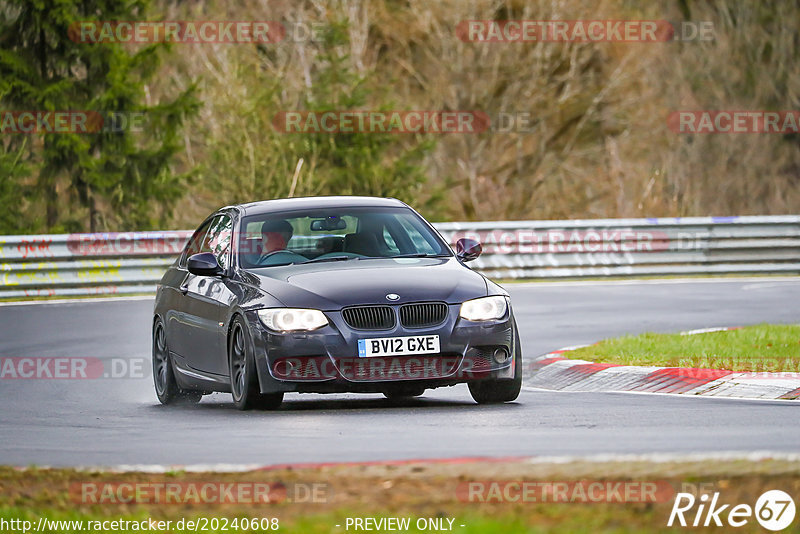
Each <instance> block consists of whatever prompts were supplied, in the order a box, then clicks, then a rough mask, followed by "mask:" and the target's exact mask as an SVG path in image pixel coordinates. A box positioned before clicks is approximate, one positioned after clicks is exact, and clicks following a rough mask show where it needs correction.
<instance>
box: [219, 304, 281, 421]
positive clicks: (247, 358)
mask: <svg viewBox="0 0 800 534" xmlns="http://www.w3.org/2000/svg"><path fill="white" fill-rule="evenodd" d="M228 361H229V364H230V372H231V394H232V395H233V404H235V405H236V407H237V408H238V409H240V410H250V409H253V408H260V409H264V410H274V409H275V408H277V407H278V406H280V405H281V403H282V402H283V393H268V394H265V395H262V394H261V392H260V390H259V387H258V375H257V374H256V364H255V358H254V357H253V354H252V351H251V350H250V344H249V343H248V342H247V331H246V329H245V325H244V321H243V320H242V318H241V317H236V318H235V319H234V320H233V326H232V327H231V335H230V337H229V339H228Z"/></svg>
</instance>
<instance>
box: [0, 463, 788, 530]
mask: <svg viewBox="0 0 800 534" xmlns="http://www.w3.org/2000/svg"><path fill="white" fill-rule="evenodd" d="M165 480H169V481H170V482H174V481H180V482H190V481H193V482H203V481H222V482H234V481H237V482H241V481H259V482H270V483H274V482H279V481H280V482H284V483H287V484H289V483H293V482H304V483H311V482H322V483H326V484H329V485H330V488H331V492H330V493H329V494H328V495H329V499H326V500H324V501H322V502H318V503H309V504H300V503H290V502H276V503H269V504H258V505H254V504H182V505H181V504H145V503H139V504H135V503H129V504H97V503H92V504H87V503H82V502H80V500H76V499H75V493H74V491H73V490H72V489H71V488H72V487H73V485H74V484H80V483H83V482H96V483H103V482H107V483H121V482H132V483H134V482H159V481H165ZM468 480H510V481H520V480H531V481H565V480H581V481H587V480H617V481H625V480H631V481H637V480H638V481H660V482H663V483H665V484H668V485H669V486H671V487H672V488H673V489H674V490H675V491H687V490H685V489H682V488H683V487H684V486H683V485H684V484H685V483H690V484H692V485H693V487H701V486H702V487H706V486H707V487H708V488H711V489H713V491H721V492H722V494H723V497H724V499H725V502H745V503H753V502H755V501H756V499H757V497H758V496H759V495H760V494H761V493H763V492H764V491H765V490H766V489H775V488H780V489H782V490H784V491H787V492H788V493H790V494H792V495H795V494H798V493H799V492H800V462H793V461H788V460H778V459H765V460H762V461H759V462H750V461H742V460H720V461H707V460H706V461H702V462H691V461H687V462H678V463H674V462H673V463H668V462H664V463H661V462H659V463H652V462H645V461H625V462H574V463H570V464H561V463H557V464H533V463H527V462H519V463H510V464H508V465H505V464H496V463H487V464H484V465H481V464H475V465H470V466H448V465H440V466H430V465H412V466H405V467H403V466H401V467H397V466H383V467H381V466H375V467H368V468H362V467H357V466H356V467H348V466H344V467H336V468H321V469H297V470H289V469H287V470H278V471H271V472H267V471H254V472H249V473H182V472H176V473H173V474H171V475H158V474H148V473H103V472H88V471H79V470H74V469H25V470H17V469H13V468H8V467H2V466H0V519H3V520H5V521H9V520H15V519H23V520H28V521H31V522H32V524H33V525H36V523H37V521H38V519H39V518H40V517H43V518H46V519H47V520H50V521H53V520H55V521H59V520H72V521H75V520H80V521H89V520H91V521H106V520H109V521H111V520H120V519H122V520H139V521H141V520H145V519H148V518H152V519H154V520H171V521H172V522H173V523H172V525H171V527H170V530H171V531H172V532H187V531H188V532H193V531H194V530H193V529H191V528H188V526H186V523H185V522H184V525H185V526H184V528H175V523H176V522H177V521H180V520H181V519H183V520H184V521H187V520H197V519H198V518H206V519H207V520H210V519H211V518H218V519H219V520H220V524H219V525H222V522H221V521H222V520H224V519H226V520H227V522H228V528H227V530H226V529H224V528H222V527H221V526H219V525H218V526H219V528H209V529H207V530H201V531H202V532H228V533H235V532H251V533H253V532H275V531H274V530H271V531H265V530H253V529H241V528H231V525H232V521H233V520H234V519H235V518H239V520H240V521H241V519H242V518H278V519H279V525H280V529H279V530H278V532H292V533H302V534H338V533H342V534H345V533H348V532H358V531H356V530H354V529H353V528H352V527H351V528H350V529H349V530H347V529H345V525H346V520H347V518H348V517H350V518H354V517H359V518H366V517H372V518H381V517H395V518H409V519H410V521H411V522H412V525H413V524H414V523H415V522H416V520H417V519H418V518H452V519H454V522H453V526H454V529H453V531H452V532H455V533H458V534H478V533H487V534H494V533H497V534H501V533H509V534H516V533H538V532H570V533H573V532H580V533H583V532H586V533H593V532H667V531H671V532H674V531H675V530H674V529H668V528H667V527H666V522H667V519H668V517H669V513H670V509H671V507H672V498H671V497H670V496H669V495H667V498H666V499H663V500H659V501H658V502H654V503H653V502H650V503H642V502H640V503H558V504H553V503H542V502H532V501H528V502H509V503H492V504H487V503H477V502H466V501H464V500H461V499H459V498H458V497H457V493H456V488H457V486H458V484H460V483H462V482H464V481H468ZM84 525H85V524H84ZM336 525H340V526H339V527H336ZM461 525H464V527H461ZM85 526H86V525H85ZM209 526H212V527H213V525H209ZM798 528H800V527H798V526H797V525H796V524H795V525H793V528H792V529H789V530H787V532H788V531H795V532H796V531H797V529H798ZM34 529H35V526H34ZM6 531H9V532H21V530H19V529H12V530H8V529H7V530H6ZM51 531H52V532H80V530H79V529H76V528H69V527H62V528H55V529H51ZM116 531H117V532H122V531H125V530H116ZM128 531H133V530H128ZM737 531H738V532H763V530H761V529H760V527H759V526H758V525H757V523H755V522H753V521H751V522H750V523H749V524H748V525H747V526H746V527H744V528H742V529H737ZM83 532H86V530H83ZM150 532H157V531H150ZM361 532H363V531H361ZM409 532H418V530H417V529H416V528H414V527H413V526H412V528H411V529H410V530H409ZM429 532H430V531H429Z"/></svg>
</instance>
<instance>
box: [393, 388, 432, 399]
mask: <svg viewBox="0 0 800 534" xmlns="http://www.w3.org/2000/svg"><path fill="white" fill-rule="evenodd" d="M423 393H425V388H424V387H420V386H405V387H400V388H392V389H387V390H386V391H384V392H383V396H384V397H386V398H387V399H391V400H400V399H411V398H414V397H419V396H420V395H422V394H423Z"/></svg>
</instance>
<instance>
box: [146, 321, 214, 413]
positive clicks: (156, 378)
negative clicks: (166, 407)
mask: <svg viewBox="0 0 800 534" xmlns="http://www.w3.org/2000/svg"><path fill="white" fill-rule="evenodd" d="M153 385H154V386H155V388H156V397H158V400H159V402H161V404H196V403H198V402H200V399H201V398H203V394H202V393H201V392H199V391H187V390H183V389H181V388H179V387H178V383H177V382H176V381H175V374H174V372H173V371H172V360H171V357H170V355H169V345H167V333H166V331H165V330H164V323H162V322H161V319H156V321H155V323H154V324H153Z"/></svg>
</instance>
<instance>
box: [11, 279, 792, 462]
mask: <svg viewBox="0 0 800 534" xmlns="http://www.w3.org/2000/svg"><path fill="white" fill-rule="evenodd" d="M508 289H509V291H510V292H511V294H512V299H513V305H514V308H515V312H516V314H517V321H518V323H519V325H520V329H521V336H522V344H523V351H524V354H525V355H526V356H528V357H532V356H537V355H540V354H543V353H545V352H548V351H550V350H554V349H557V348H559V347H563V346H565V345H572V344H579V343H590V342H593V341H597V340H599V339H602V338H605V337H610V336H616V335H620V334H624V333H640V332H646V331H655V332H675V331H680V330H684V329H693V328H702V327H712V326H721V325H747V324H755V323H760V322H773V323H800V278H795V279H755V278H751V279H741V280H732V279H717V280H691V281H641V282H604V283H581V282H578V283H555V284H548V283H537V284H510V285H509V286H508ZM151 310H152V302H151V301H150V300H138V301H115V302H108V301H104V302H84V303H60V304H34V305H22V306H0V325H2V326H0V332H2V335H1V336H0V356H4V357H9V356H44V357H55V356H88V357H97V358H110V357H118V358H143V357H144V358H148V359H149V354H150V320H151ZM148 361H149V360H148ZM0 403H2V404H1V406H2V410H0V464H11V465H33V464H35V465H52V466H58V465H80V466H88V465H93V466H116V465H130V464H183V465H185V464H199V463H202V464H282V463H295V462H340V461H372V460H395V459H417V458H446V457H460V456H537V455H579V456H582V455H591V454H597V453H654V452H671V453H683V452H686V453H689V452H716V451H774V452H796V451H797V450H798V445H797V444H798V443H800V425H798V424H797V421H798V418H799V417H800V404H798V402H793V401H786V402H764V401H749V400H735V399H734V400H731V399H714V398H687V397H681V396H667V395H647V394H623V393H561V392H552V391H544V390H523V392H522V394H521V395H520V397H519V399H518V401H517V402H515V403H511V404H505V405H499V406H478V405H476V404H474V403H473V401H472V399H471V398H470V396H469V392H468V391H467V387H466V386H465V385H460V386H457V387H455V388H443V389H437V390H432V391H428V392H427V393H426V394H425V396H424V397H422V398H420V399H415V400H411V401H408V402H404V403H391V402H389V401H387V400H385V399H384V398H383V397H382V396H381V395H299V394H290V395H287V396H286V400H285V402H284V405H283V407H282V409H281V410H279V411H277V412H239V411H237V410H236V409H234V407H233V405H232V403H231V401H230V395H227V394H215V395H212V396H209V397H206V398H204V400H203V402H202V403H200V404H199V405H197V406H191V407H165V406H161V405H159V404H158V402H157V400H156V397H155V394H154V393H153V386H152V379H151V377H150V372H149V369H148V371H147V376H146V378H133V379H131V378H129V379H98V380H46V379H43V380H0Z"/></svg>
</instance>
